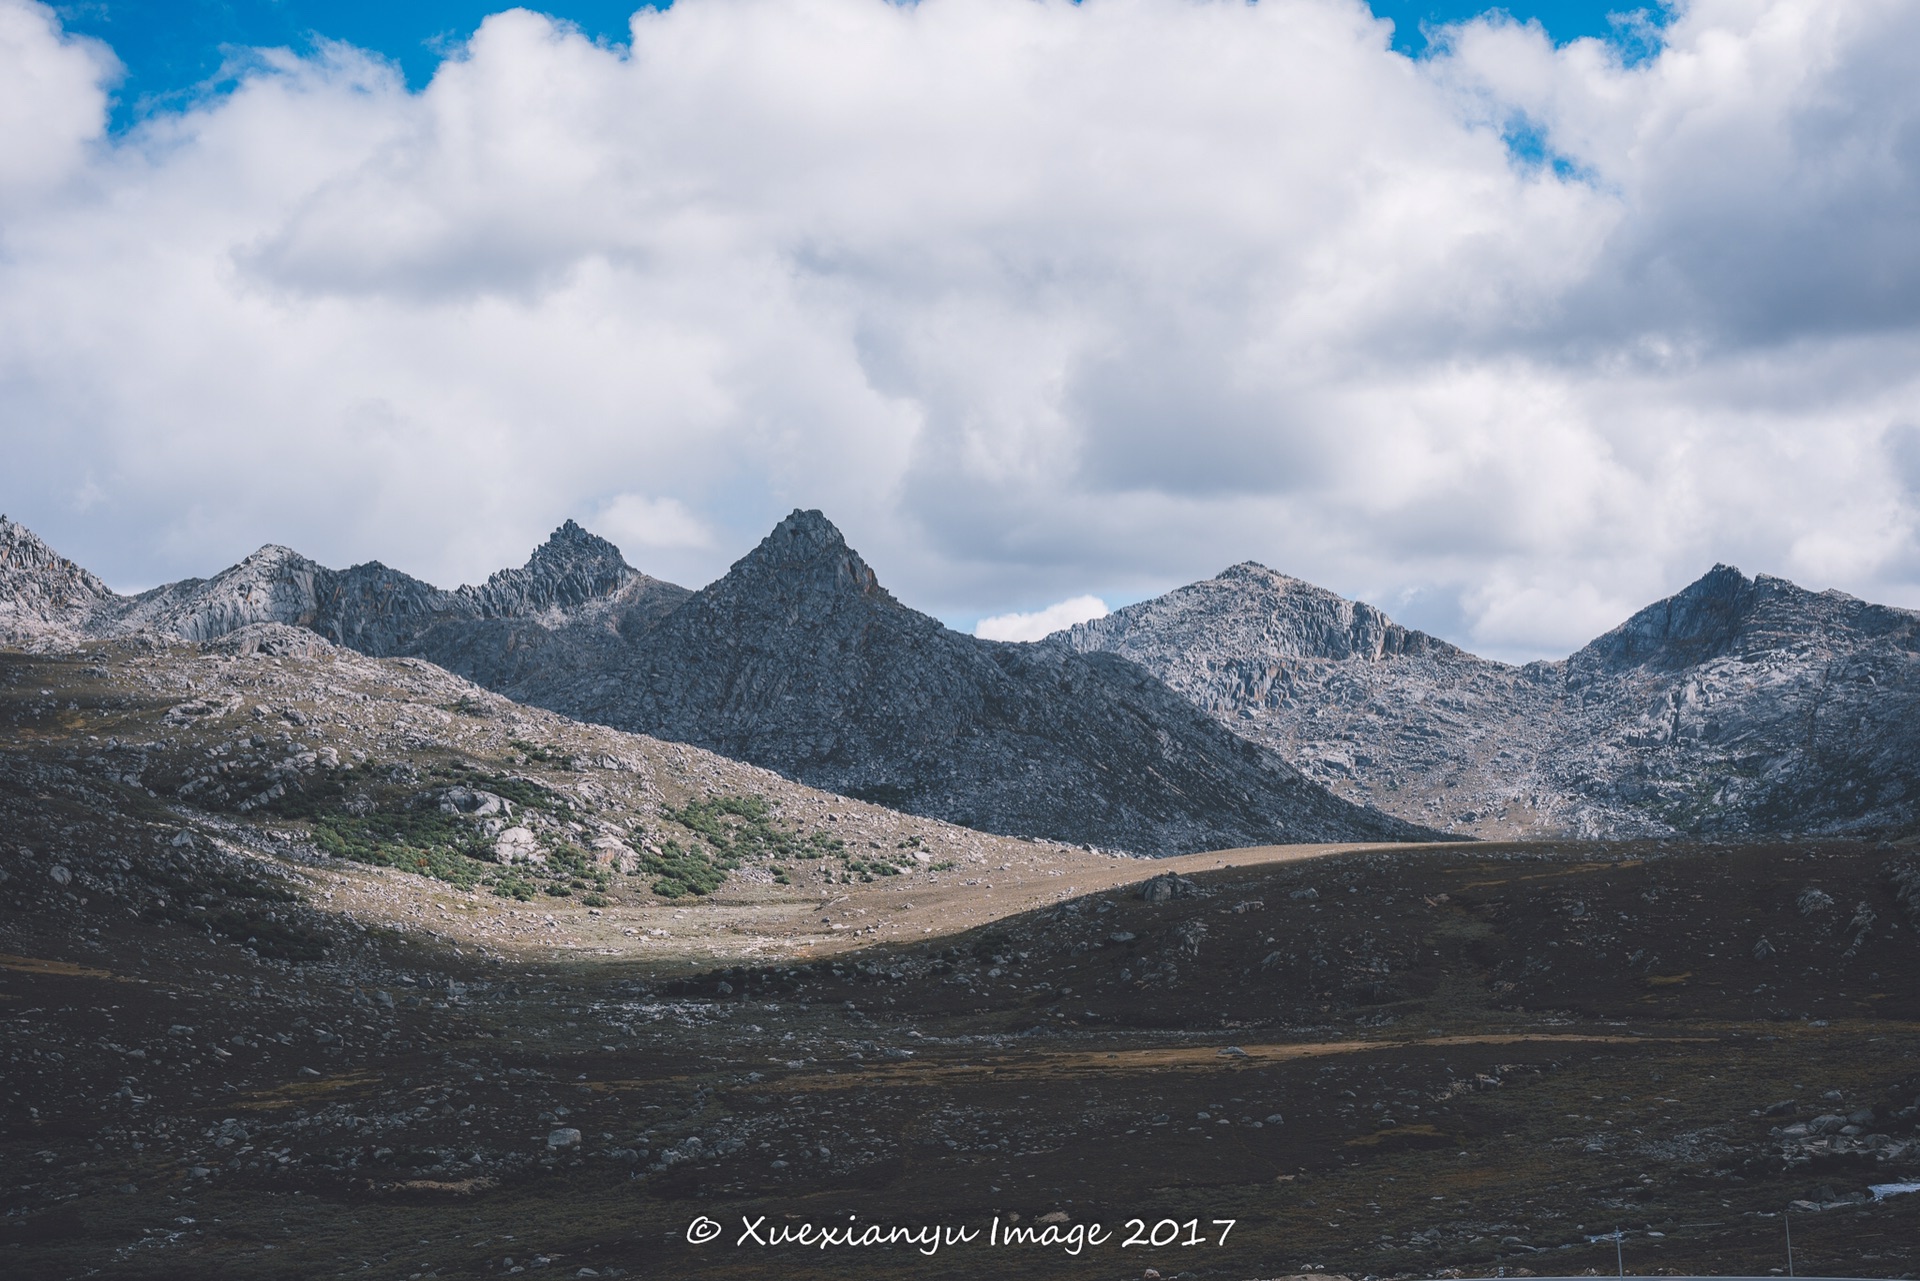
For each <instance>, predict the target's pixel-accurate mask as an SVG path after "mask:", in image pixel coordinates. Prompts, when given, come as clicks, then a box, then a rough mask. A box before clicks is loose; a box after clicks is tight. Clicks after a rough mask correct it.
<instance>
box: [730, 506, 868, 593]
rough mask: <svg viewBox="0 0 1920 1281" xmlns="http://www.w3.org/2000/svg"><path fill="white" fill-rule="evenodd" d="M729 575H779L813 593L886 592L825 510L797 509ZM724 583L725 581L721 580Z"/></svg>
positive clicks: (736, 577)
mask: <svg viewBox="0 0 1920 1281" xmlns="http://www.w3.org/2000/svg"><path fill="white" fill-rule="evenodd" d="M727 578H728V579H742V578H753V579H763V578H775V579H778V580H779V581H780V582H781V583H782V584H784V585H789V586H800V587H805V588H809V589H811V590H814V591H822V590H826V591H833V592H839V593H851V594H855V595H860V596H871V595H876V594H877V595H885V594H886V593H885V591H884V590H883V589H882V588H881V586H880V579H879V576H878V575H876V574H875V573H874V572H873V569H872V568H871V567H870V566H869V565H868V564H867V562H866V561H865V560H863V559H861V556H860V553H859V552H857V551H855V550H853V548H851V547H849V546H847V540H846V538H845V536H843V535H842V534H841V533H840V530H839V528H838V527H837V526H835V525H834V523H833V522H832V521H830V520H828V519H827V518H826V516H825V514H824V513H822V512H820V511H818V510H802V509H800V508H795V509H794V510H793V511H792V512H791V513H789V514H788V516H787V518H786V519H785V520H782V521H781V522H780V523H779V524H778V525H775V526H774V527H773V530H772V532H770V533H769V534H768V535H767V536H766V537H765V538H763V539H761V540H760V545H759V546H758V547H755V548H754V549H753V550H752V551H750V552H748V553H747V554H746V555H745V556H742V557H741V558H740V559H739V560H737V561H735V562H734V565H733V568H732V569H731V570H729V571H728V574H727ZM723 581H725V580H723Z"/></svg>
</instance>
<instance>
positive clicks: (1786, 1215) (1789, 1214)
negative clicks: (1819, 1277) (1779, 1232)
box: [1780, 1210, 1793, 1281]
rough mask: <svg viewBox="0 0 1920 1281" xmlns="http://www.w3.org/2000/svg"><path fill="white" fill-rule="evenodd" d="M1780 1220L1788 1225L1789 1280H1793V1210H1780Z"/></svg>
mask: <svg viewBox="0 0 1920 1281" xmlns="http://www.w3.org/2000/svg"><path fill="white" fill-rule="evenodd" d="M1780 1222H1782V1223H1784V1224H1786V1226H1787V1281H1793V1211H1792V1210H1782V1211H1780Z"/></svg>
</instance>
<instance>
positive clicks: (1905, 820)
mask: <svg viewBox="0 0 1920 1281" xmlns="http://www.w3.org/2000/svg"><path fill="white" fill-rule="evenodd" d="M1303 602H1304V604H1303ZM1370 610H1372V607H1370V606H1366V605H1365V604H1364V603H1363V602H1345V601H1343V598H1340V597H1337V596H1335V595H1334V594H1333V593H1329V592H1325V591H1323V589H1319V588H1313V587H1311V585H1304V587H1302V586H1300V585H1298V580H1292V579H1287V578H1286V576H1284V575H1279V574H1274V573H1273V572H1272V571H1266V577H1264V578H1263V577H1262V576H1261V575H1258V574H1253V573H1249V572H1246V568H1245V566H1244V565H1242V566H1234V567H1232V568H1230V569H1229V570H1227V571H1223V573H1222V574H1220V575H1218V576H1216V577H1215V578H1213V579H1208V580H1203V582H1202V583H1198V584H1188V585H1187V586H1184V587H1180V588H1175V589H1174V590H1173V591H1171V592H1168V593H1166V594H1164V595H1163V596H1160V597H1155V598H1153V599H1152V600H1149V601H1143V602H1140V603H1139V604H1136V605H1130V606H1127V607H1126V608H1124V609H1121V610H1116V611H1115V612H1114V613H1113V614H1110V615H1108V616H1107V617H1106V618H1103V619H1098V620H1094V621H1093V622H1091V623H1083V624H1078V625H1076V626H1075V627H1073V628H1069V629H1066V630H1065V631H1063V632H1060V633H1056V634H1055V635H1054V636H1051V637H1048V638H1046V639H1045V640H1043V641H1041V642H1038V643H1039V644H1042V645H1047V646H1053V647H1056V648H1074V649H1079V650H1082V651H1086V650H1093V649H1105V650H1110V651H1111V652H1115V653H1120V654H1123V655H1125V656H1126V657H1129V658H1131V659H1132V660H1133V661H1135V662H1138V663H1140V664H1141V665H1142V666H1144V667H1145V668H1147V670H1149V671H1152V672H1154V673H1155V674H1156V675H1159V676H1160V677H1161V678H1162V679H1163V680H1165V681H1166V682H1167V683H1168V684H1169V685H1170V686H1171V687H1173V688H1175V689H1177V690H1179V691H1181V692H1182V693H1183V694H1185V695H1186V696H1187V697H1188V698H1189V699H1190V700H1191V701H1193V702H1194V703H1195V705H1196V706H1198V707H1200V708H1202V709H1203V710H1205V711H1207V712H1208V714H1209V715H1212V716H1214V717H1215V718H1216V719H1217V720H1220V721H1222V722H1223V723H1224V724H1226V725H1228V726H1229V727H1230V728H1232V729H1234V730H1235V731H1236V732H1238V733H1241V734H1242V735H1244V736H1246V737H1248V738H1250V739H1252V740H1253V741H1256V742H1260V743H1263V744H1264V745H1266V746H1269V747H1272V748H1273V749H1274V750H1275V751H1277V752H1279V753H1280V754H1281V755H1283V756H1284V757H1286V758H1287V759H1288V760H1290V761H1292V762H1294V763H1295V764H1296V765H1298V766H1299V767H1300V768H1301V769H1302V771H1303V772H1304V773H1306V774H1307V776H1308V777H1310V778H1313V779H1314V780H1315V781H1317V782H1320V783H1322V784H1323V785H1325V786H1328V787H1329V788H1330V789H1331V790H1333V791H1335V792H1336V793H1337V794H1339V795H1342V796H1345V797H1347V798H1348V799H1350V800H1355V801H1365V802H1368V803H1373V804H1377V805H1379V806H1380V807H1381V808H1384V809H1386V810H1388V811H1389V812H1391V813H1396V814H1398V815H1400V816H1401V817H1403V818H1408V819H1409V820H1417V821H1424V822H1427V823H1429V824H1432V825H1435V826H1439V827H1442V828H1443V829H1445V830H1450V831H1462V832H1468V833H1471V834H1473V835H1477V836H1482V837H1521V836H1527V835H1537V834H1564V835H1572V836H1603V835H1604V836H1666V835H1675V834H1683V833H1684V834H1694V835H1731V834H1747V833H1753V832H1760V831H1770V832H1771V831H1804V832H1808V833H1810V834H1832V835H1843V834H1849V835H1850V834H1859V833H1886V832H1904V831H1908V830H1911V829H1912V828H1913V827H1914V826H1916V824H1920V810H1917V809H1916V802H1917V801H1920V796H1916V792H1917V791H1920V788H1916V787H1915V786H1914V784H1913V783H1912V782H1911V780H1913V779H1914V778H1915V777H1916V774H1917V773H1920V769H1917V767H1920V731H1916V730H1914V729H1912V728H1909V726H1910V725H1911V724H1914V723H1916V722H1920V715H1917V714H1916V713H1920V706H1917V704H1920V613H1915V612H1913V611H1909V610H1901V609H1897V608H1894V607H1891V606H1885V605H1876V604H1872V603H1870V602H1865V601H1861V600H1858V599H1857V598H1855V597H1852V596H1849V595H1846V594H1845V593H1842V592H1834V591H1827V592H1811V591H1808V590H1806V589H1804V588H1801V587H1799V586H1797V585H1796V584H1793V583H1791V582H1789V581H1788V580H1786V579H1783V578H1775V577H1772V576H1769V575H1765V574H1762V575H1758V576H1756V577H1754V578H1751V579H1749V578H1748V577H1747V576H1746V575H1744V574H1742V573H1741V572H1740V571H1739V570H1738V569H1736V568H1734V567H1732V566H1729V565H1724V564H1721V565H1716V566H1715V567H1714V568H1713V569H1711V570H1709V571H1708V572H1707V573H1706V574H1704V575H1702V576H1701V577H1700V578H1698V579H1696V580H1695V581H1694V582H1692V583H1690V584H1688V585H1687V586H1685V587H1683V588H1681V589H1680V590H1679V591H1678V592H1675V593H1673V594H1672V595H1671V596H1668V597H1665V598H1663V599H1661V600H1659V601H1655V602H1653V603H1652V604H1650V605H1648V606H1646V607H1644V608H1643V609H1640V610H1638V611H1636V612H1635V613H1634V614H1633V615H1632V616H1631V617H1629V618H1628V619H1627V620H1626V621H1625V622H1623V623H1621V624H1620V625H1619V626H1617V627H1615V628H1613V629H1611V630H1609V631H1608V632H1606V633H1604V634H1602V635H1601V636H1599V637H1597V638H1595V639H1594V640H1593V641H1591V642H1589V643H1588V644H1587V645H1585V646H1583V647H1582V648H1581V649H1579V650H1577V651H1575V652H1574V653H1573V654H1571V655H1569V656H1568V657H1567V658H1565V659H1560V660H1554V661H1550V662H1534V663H1528V664H1526V665H1525V666H1521V667H1515V666H1511V665H1509V664H1505V663H1500V662H1496V661H1494V660H1490V659H1484V658H1480V657H1478V656H1476V655H1473V654H1470V653H1468V652H1466V651H1465V650H1461V649H1459V648H1457V647H1455V646H1451V645H1447V644H1446V643H1445V642H1440V643H1439V644H1438V645H1435V646H1431V647H1423V646H1421V645H1420V644H1418V643H1414V644H1412V645H1409V646H1403V647H1402V650H1401V652H1393V651H1392V650H1391V649H1390V648H1389V647H1386V646H1377V647H1374V648H1373V649H1372V650H1367V649H1366V648H1365V647H1354V646H1349V647H1347V648H1345V649H1342V648H1340V647H1339V646H1337V645H1328V644H1326V643H1324V642H1325V628H1324V626H1322V629H1321V631H1319V632H1313V633H1310V634H1302V632H1301V630H1300V629H1301V627H1302V626H1305V625H1306V624H1310V623H1314V622H1315V621H1316V620H1318V621H1319V622H1320V623H1321V624H1324V622H1325V620H1327V619H1328V618H1334V619H1338V618H1342V617H1349V616H1350V617H1352V618H1356V619H1365V620H1367V626H1368V628H1369V629H1370V632H1371V633H1378V634H1382V635H1390V634H1393V633H1392V632H1391V630H1390V629H1391V628H1392V627H1397V626H1398V625H1397V624H1392V623H1391V620H1389V619H1386V618H1385V615H1384V614H1382V615H1379V618H1378V619H1374V618H1372V616H1371V615H1370V614H1369V613H1368V611H1370ZM1343 611H1344V612H1343ZM1373 612H1374V613H1377V612H1378V611H1373ZM1302 620H1305V621H1304V622H1303V621H1302ZM1290 629H1291V630H1290ZM1400 630H1401V631H1402V632H1407V631H1408V629H1404V628H1403V629H1400ZM1408 634H1409V635H1419V634H1418V633H1410V632H1409V633H1408ZM1316 638H1318V641H1319V643H1315V642H1316ZM1847 798H1851V799H1847Z"/></svg>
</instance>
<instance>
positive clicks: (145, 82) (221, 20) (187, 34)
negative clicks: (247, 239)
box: [53, 0, 1656, 128]
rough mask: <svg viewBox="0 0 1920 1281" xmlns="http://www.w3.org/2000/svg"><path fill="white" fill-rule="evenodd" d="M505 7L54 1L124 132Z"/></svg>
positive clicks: (1572, 8)
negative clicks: (232, 85) (229, 84)
mask: <svg viewBox="0 0 1920 1281" xmlns="http://www.w3.org/2000/svg"><path fill="white" fill-rule="evenodd" d="M509 7H511V6H509V5H507V4H505V3H502V2H501V0H492V2H491V3H487V2H484V0H411V2H410V3H404V4H401V3H394V2H393V0H60V2H57V3H55V4H54V5H53V8H54V11H55V12H56V13H58V14H59V15H60V17H61V20H62V22H63V23H64V24H65V26H66V28H67V30H69V31H73V32H79V33H82V34H85V35H89V36H93V37H96V38H97V39H100V40H103V41H105V42H106V43H107V44H108V45H110V46H112V48H113V50H114V52H115V53H116V54H117V55H119V58H120V61H121V62H122V63H123V64H124V65H125V67H126V71H127V75H126V79H125V80H124V81H123V82H122V83H121V85H120V87H119V93H118V95H117V97H116V100H115V103H114V122H115V124H116V126H118V127H122V128H124V127H125V126H126V125H128V124H130V123H132V122H133V121H135V120H138V119H140V118H141V117H143V116H145V115H148V114H151V113H152V112H153V111H155V110H165V109H166V108H167V107H168V106H169V105H177V104H180V103H183V102H185V101H189V100H191V99H193V98H195V97H197V96H199V95H201V94H203V93H205V92H206V91H207V89H208V88H209V87H211V88H212V89H214V90H216V91H217V90H218V89H219V88H220V86H221V83H222V81H221V70H222V67H223V66H225V65H227V62H228V59H229V57H230V56H232V54H233V53H234V52H235V51H237V50H244V49H247V48H274V47H280V46H286V47H290V48H293V49H296V50H298V51H301V52H306V51H308V50H310V49H311V48H312V46H313V42H314V38H315V37H316V36H319V37H323V38H326V39H331V40H342V41H346V42H347V43H350V44H354V45H357V46H359V47H360V48H363V49H371V50H375V51H377V52H379V53H381V54H383V55H385V56H386V57H387V58H389V59H391V60H393V61H394V62H397V63H399V64H400V66H401V67H402V68H403V69H404V70H405V72H406V76H407V82H408V84H409V85H410V86H412V87H413V88H416V89H417V88H420V87H421V86H422V85H424V84H425V83H426V82H427V81H428V80H429V79H430V78H431V77H432V75H433V70H434V68H435V67H436V66H437V65H439V62H440V60H441V58H442V56H443V55H444V52H445V51H446V50H447V49H448V48H450V47H453V46H456V45H458V44H459V42H461V41H462V40H464V39H465V38H466V37H467V36H468V35H470V34H471V33H472V32H473V30H474V28H475V27H477V26H478V25H479V23H480V20H481V19H482V18H484V17H485V16H486V15H487V14H489V13H494V12H497V11H499V10H501V9H505V8H509ZM524 7H526V8H530V9H534V10H537V11H539V12H542V13H548V14H552V15H554V16H556V17H561V18H565V19H566V20H568V21H569V22H571V23H573V24H574V25H575V26H578V27H579V28H580V29H581V30H583V31H585V32H586V33H587V34H588V35H591V36H593V37H594V38H596V39H599V40H604V41H608V42H611V43H624V42H625V40H626V38H627V20H628V18H629V17H630V16H631V15H632V13H633V11H634V10H635V9H636V8H638V7H642V6H640V5H637V4H636V3H634V0H552V2H550V3H545V4H540V3H531V4H528V5H526V6H524ZM646 7H656V6H646ZM657 7H662V8H664V7H665V5H664V4H662V5H659V6H657ZM1635 7H1637V6H1635V5H1634V4H1632V3H1630V2H1628V0H1618V2H1615V3H1609V2H1608V0H1515V3H1512V4H1508V5H1504V6H1493V5H1487V4H1484V3H1476V2H1475V0H1373V10H1374V12H1375V13H1378V14H1379V15H1380V16H1381V17H1383V18H1391V19H1392V20H1393V23H1394V45H1395V47H1396V48H1398V49H1400V50H1401V51H1402V52H1403V53H1409V54H1415V55H1417V54H1420V53H1422V52H1424V51H1425V49H1426V44H1427V41H1426V37H1425V36H1424V35H1423V34H1422V28H1423V26H1433V25H1438V24H1442V23H1447V22H1457V21H1459V20H1461V19H1463V18H1470V17H1473V16H1476V15H1478V14H1480V13H1484V12H1486V11H1487V10H1488V9H1490V8H1504V9H1505V10H1506V11H1507V12H1509V13H1511V14H1512V15H1513V16H1514V17H1516V18H1519V19H1522V20H1526V19H1538V20H1539V22H1540V23H1541V25H1543V26H1544V27H1546V29H1547V31H1548V32H1549V33H1550V34H1551V35H1552V36H1553V38H1554V40H1555V41H1556V42H1558V43H1565V42H1567V41H1569V40H1576V39H1579V38H1580V37H1582V36H1614V35H1617V34H1618V32H1619V26H1618V24H1617V23H1615V22H1613V21H1610V19H1609V13H1610V12H1611V11H1614V10H1621V9H1632V8H1635ZM1647 7H1649V8H1653V7H1656V6H1654V5H1653V4H1651V3H1649V4H1648V5H1647Z"/></svg>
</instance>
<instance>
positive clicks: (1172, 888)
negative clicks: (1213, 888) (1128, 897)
mask: <svg viewBox="0 0 1920 1281" xmlns="http://www.w3.org/2000/svg"><path fill="white" fill-rule="evenodd" d="M1201 893H1202V891H1201V889H1200V886H1199V884H1198V882H1195V881H1190V880H1188V879H1187V878H1186V877H1184V876H1182V875H1180V874H1179V873H1178V872H1166V873H1163V874H1162V875H1160V876H1156V877H1154V878H1153V879H1152V880H1150V881H1148V882H1146V883H1145V884H1144V885H1142V886H1141V887H1140V890H1139V894H1140V897H1141V898H1143V899H1145V900H1146V901H1147V902H1149V903H1165V902H1168V901H1170V900H1172V899H1177V898H1198V897H1199V896H1200V894H1201Z"/></svg>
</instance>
